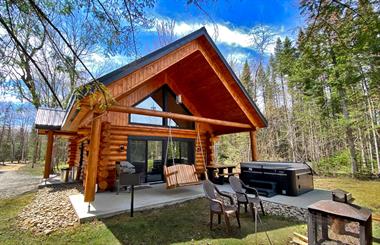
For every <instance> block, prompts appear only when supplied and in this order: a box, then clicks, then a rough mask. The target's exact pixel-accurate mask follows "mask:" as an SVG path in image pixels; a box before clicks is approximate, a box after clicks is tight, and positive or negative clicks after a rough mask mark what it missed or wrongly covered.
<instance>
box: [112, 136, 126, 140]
mask: <svg viewBox="0 0 380 245" xmlns="http://www.w3.org/2000/svg"><path fill="white" fill-rule="evenodd" d="M114 140H125V141H127V140H128V136H126V135H111V137H110V141H114Z"/></svg>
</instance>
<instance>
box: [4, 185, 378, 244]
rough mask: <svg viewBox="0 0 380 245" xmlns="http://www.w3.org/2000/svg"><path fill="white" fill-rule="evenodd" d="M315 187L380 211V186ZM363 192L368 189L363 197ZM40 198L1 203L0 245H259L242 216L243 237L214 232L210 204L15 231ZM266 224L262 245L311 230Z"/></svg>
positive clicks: (219, 228) (270, 219)
mask: <svg viewBox="0 0 380 245" xmlns="http://www.w3.org/2000/svg"><path fill="white" fill-rule="evenodd" d="M315 185H316V187H317V188H326V189H332V188H342V189H345V190H347V191H350V192H352V193H353V195H354V197H356V198H357V203H362V204H367V206H368V207H370V208H372V209H373V210H377V211H378V210H379V206H378V205H379V204H378V202H379V198H378V197H377V196H376V193H379V190H378V188H379V182H374V181H358V180H352V179H332V178H324V179H320V178H318V179H316V181H315ZM362 188H368V189H365V190H364V191H363V190H362ZM34 195H35V193H28V194H24V195H22V196H19V197H17V198H12V199H0V244H41V243H42V244H67V243H71V244H82V243H86V244H120V243H123V244H255V241H256V236H255V235H254V226H253V222H252V220H251V217H250V216H249V215H247V214H242V229H241V230H240V231H239V230H238V229H237V225H236V223H235V220H233V221H232V222H233V226H234V229H233V232H232V233H231V234H230V235H228V234H226V233H225V229H224V228H225V226H224V224H223V223H222V225H216V226H215V229H214V230H213V231H210V230H209V227H208V215H209V214H208V202H207V201H206V200H205V199H197V200H194V201H190V202H186V203H183V204H178V205H175V206H168V207H164V208H162V209H156V210H150V211H145V212H137V213H135V217H134V218H130V217H129V216H128V215H127V214H124V215H119V216H115V217H112V218H108V219H102V220H100V221H95V222H91V223H86V224H82V225H79V226H77V227H74V228H67V229H63V230H62V231H60V232H54V233H52V234H50V235H48V236H45V235H38V236H36V235H33V234H31V233H29V232H26V231H21V230H20V229H19V228H17V226H16V225H15V223H16V219H15V217H16V215H17V213H19V212H20V211H21V209H22V207H24V206H25V205H26V204H27V203H29V202H30V201H31V200H32V199H33V198H34ZM372 199H375V200H372ZM376 200H377V202H376ZM377 211H376V212H377ZM263 222H264V224H263V225H259V230H260V232H259V233H258V241H259V244H268V242H267V240H266V237H265V234H264V232H263V230H266V231H267V232H268V234H269V236H270V238H271V239H272V241H273V243H274V244H287V243H288V241H289V240H290V237H291V236H292V233H293V232H294V231H296V232H299V233H302V234H305V233H306V225H305V224H302V223H299V222H297V221H294V220H289V219H285V218H283V217H275V216H266V217H264V218H263ZM374 236H375V237H380V224H378V223H377V224H376V223H374Z"/></svg>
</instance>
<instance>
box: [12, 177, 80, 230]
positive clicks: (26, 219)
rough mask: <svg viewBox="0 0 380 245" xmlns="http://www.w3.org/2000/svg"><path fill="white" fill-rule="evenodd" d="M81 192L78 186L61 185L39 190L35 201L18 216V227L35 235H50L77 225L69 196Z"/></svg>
mask: <svg viewBox="0 0 380 245" xmlns="http://www.w3.org/2000/svg"><path fill="white" fill-rule="evenodd" d="M81 190H82V186H81V185H80V184H74V183H73V184H62V185H54V186H50V187H45V188H41V189H39V190H38V192H37V195H36V197H35V199H34V200H33V201H32V202H31V203H30V204H28V205H27V206H26V207H25V208H24V209H23V210H22V211H21V212H20V213H19V215H18V222H17V223H18V226H19V227H20V228H21V229H24V230H30V231H32V232H33V233H35V234H45V235H47V234H50V233H51V232H53V231H56V230H59V229H61V228H66V227H70V226H71V227H72V226H76V225H79V220H78V217H77V215H76V214H75V211H74V209H73V208H72V206H71V203H70V200H69V196H70V195H74V194H78V193H80V191H81Z"/></svg>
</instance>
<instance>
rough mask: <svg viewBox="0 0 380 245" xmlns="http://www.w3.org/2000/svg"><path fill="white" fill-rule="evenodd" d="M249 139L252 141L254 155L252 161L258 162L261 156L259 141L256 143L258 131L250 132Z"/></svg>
mask: <svg viewBox="0 0 380 245" xmlns="http://www.w3.org/2000/svg"><path fill="white" fill-rule="evenodd" d="M249 137H250V139H251V153H252V159H251V160H252V161H257V160H258V158H259V156H258V154H257V141H256V131H250V132H249Z"/></svg>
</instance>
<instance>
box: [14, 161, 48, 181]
mask: <svg viewBox="0 0 380 245" xmlns="http://www.w3.org/2000/svg"><path fill="white" fill-rule="evenodd" d="M18 171H20V172H21V173H25V174H30V175H33V176H40V177H41V178H42V175H43V173H44V164H43V163H36V164H34V166H33V168H32V164H30V163H28V164H25V165H23V166H22V167H21V168H20V169H19V170H18Z"/></svg>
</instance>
